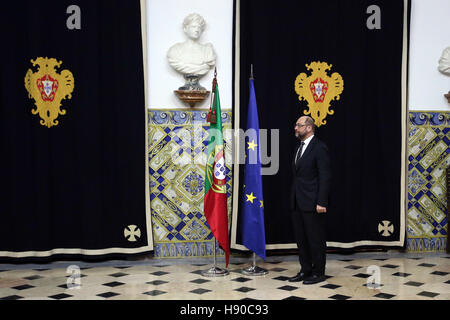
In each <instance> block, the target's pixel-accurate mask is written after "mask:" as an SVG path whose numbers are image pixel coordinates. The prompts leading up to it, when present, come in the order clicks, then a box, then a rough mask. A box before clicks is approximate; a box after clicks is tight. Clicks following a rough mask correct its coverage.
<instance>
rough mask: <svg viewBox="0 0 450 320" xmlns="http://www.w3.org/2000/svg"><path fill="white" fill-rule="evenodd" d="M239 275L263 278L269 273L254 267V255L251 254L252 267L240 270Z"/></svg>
mask: <svg viewBox="0 0 450 320" xmlns="http://www.w3.org/2000/svg"><path fill="white" fill-rule="evenodd" d="M241 273H242V274H245V275H247V276H265V275H266V274H268V273H269V271H267V269H264V268H261V267H258V266H257V265H256V254H255V253H253V265H251V266H250V267H247V268H245V269H242V270H241Z"/></svg>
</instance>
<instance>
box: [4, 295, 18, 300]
mask: <svg viewBox="0 0 450 320" xmlns="http://www.w3.org/2000/svg"><path fill="white" fill-rule="evenodd" d="M22 298H23V297H21V296H18V295H12V296H7V297H3V298H0V300H19V299H22Z"/></svg>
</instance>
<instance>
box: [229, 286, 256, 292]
mask: <svg viewBox="0 0 450 320" xmlns="http://www.w3.org/2000/svg"><path fill="white" fill-rule="evenodd" d="M253 290H256V289H253V288H249V287H240V288H238V289H234V291H239V292H244V293H246V292H250V291H253Z"/></svg>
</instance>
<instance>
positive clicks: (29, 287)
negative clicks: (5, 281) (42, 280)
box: [12, 284, 34, 290]
mask: <svg viewBox="0 0 450 320" xmlns="http://www.w3.org/2000/svg"><path fill="white" fill-rule="evenodd" d="M31 288H34V286H30V285H29V284H24V285H21V286H17V287H12V289H16V290H27V289H31Z"/></svg>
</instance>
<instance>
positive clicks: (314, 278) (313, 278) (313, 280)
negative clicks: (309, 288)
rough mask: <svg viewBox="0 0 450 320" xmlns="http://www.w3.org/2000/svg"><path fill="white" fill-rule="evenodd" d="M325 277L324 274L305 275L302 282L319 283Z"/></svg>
mask: <svg viewBox="0 0 450 320" xmlns="http://www.w3.org/2000/svg"><path fill="white" fill-rule="evenodd" d="M326 279H327V278H326V277H325V276H319V275H317V274H314V275H312V276H310V277H307V278H306V279H305V280H304V281H303V284H315V283H319V282H322V281H325V280H326Z"/></svg>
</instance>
